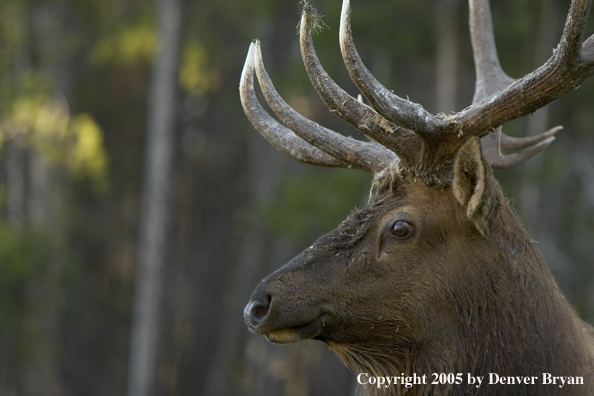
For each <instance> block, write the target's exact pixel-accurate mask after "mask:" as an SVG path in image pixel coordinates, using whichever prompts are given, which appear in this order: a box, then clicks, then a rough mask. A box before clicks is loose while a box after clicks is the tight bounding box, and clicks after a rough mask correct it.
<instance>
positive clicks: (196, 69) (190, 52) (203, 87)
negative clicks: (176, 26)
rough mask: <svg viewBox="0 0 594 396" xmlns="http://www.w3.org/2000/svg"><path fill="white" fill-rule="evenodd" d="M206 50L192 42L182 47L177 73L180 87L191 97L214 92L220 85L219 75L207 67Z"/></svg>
mask: <svg viewBox="0 0 594 396" xmlns="http://www.w3.org/2000/svg"><path fill="white" fill-rule="evenodd" d="M208 62H209V59H208V53H207V51H206V49H205V48H204V47H203V46H201V45H200V44H199V43H198V42H196V41H194V40H191V41H190V40H188V41H187V42H186V44H185V46H184V49H183V54H182V61H181V67H180V71H179V82H180V86H181V87H182V88H183V89H185V90H186V91H188V92H189V93H190V94H192V95H196V96H200V95H204V94H205V93H207V92H211V91H215V90H216V89H217V88H218V87H219V85H220V84H221V75H220V73H219V72H217V71H216V70H215V69H214V68H212V67H209V64H208Z"/></svg>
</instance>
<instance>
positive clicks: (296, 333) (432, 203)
mask: <svg viewBox="0 0 594 396" xmlns="http://www.w3.org/2000/svg"><path fill="white" fill-rule="evenodd" d="M468 146H469V148H468V149H466V147H465V148H463V150H462V151H463V153H462V154H461V155H460V157H462V156H464V152H465V151H466V152H469V153H470V154H468V153H467V154H466V157H468V156H470V161H473V160H474V161H475V162H474V163H473V165H472V166H470V169H475V172H474V173H472V172H468V171H465V172H463V173H462V174H461V175H459V176H457V177H456V178H455V183H454V184H453V187H449V188H446V189H441V188H436V187H430V186H428V185H426V184H425V183H423V182H421V181H418V180H415V178H414V177H413V176H412V175H410V174H406V172H404V173H402V174H397V175H391V176H388V177H387V179H389V180H385V181H384V183H383V187H380V189H379V191H378V194H377V196H376V197H375V199H374V200H373V201H372V202H371V203H370V205H369V206H368V207H367V208H365V209H361V210H357V211H355V212H354V213H352V214H351V215H350V216H349V217H348V218H347V219H346V220H345V221H344V222H343V223H342V224H340V226H339V227H338V228H337V229H335V230H334V231H332V232H330V233H329V234H327V235H325V236H323V237H321V238H319V239H318V240H317V241H316V243H314V245H312V246H311V247H310V248H308V249H306V250H305V251H304V252H302V253H301V254H300V255H298V256H297V257H295V258H294V259H293V260H291V261H290V262H289V263H288V264H286V265H285V266H284V267H282V268H281V269H279V270H278V271H276V272H275V273H273V274H271V275H270V276H268V277H267V278H265V279H264V280H262V281H261V282H260V284H259V285H258V286H257V287H256V290H255V291H254V293H253V295H252V297H251V300H250V302H249V303H248V305H247V306H246V308H245V311H244V318H245V321H246V323H247V325H248V326H249V328H250V329H251V330H252V331H253V332H255V333H257V334H262V335H265V336H266V337H267V338H268V340H270V341H272V342H277V343H290V342H298V341H301V340H304V339H308V338H315V339H319V340H322V341H326V342H328V343H330V344H331V345H345V344H346V345H352V344H357V343H366V344H368V345H369V344H377V345H378V346H379V345H384V346H386V347H389V346H392V347H393V346H394V343H396V344H398V343H400V344H402V345H401V346H402V347H403V346H404V345H411V344H413V343H415V342H416V341H417V340H416V338H419V336H423V333H424V332H425V331H428V330H426V329H429V328H431V327H433V328H435V326H438V323H426V321H427V317H431V318H434V319H437V320H438V322H439V321H442V319H443V315H440V314H438V312H439V309H438V308H439V307H441V306H443V305H444V303H445V301H446V296H447V294H448V292H449V291H451V287H452V285H451V284H449V283H448V282H444V280H445V279H449V278H451V276H452V274H456V273H457V274H460V273H461V271H465V270H466V268H464V267H465V266H466V264H467V263H469V262H473V261H475V260H477V257H480V256H481V255H482V254H485V253H484V252H485V251H486V250H489V249H490V247H489V245H488V243H487V239H486V238H485V236H484V233H485V231H486V230H485V228H484V227H485V223H487V221H486V220H485V221H483V220H481V219H480V218H481V217H482V215H480V214H479V215H477V216H474V215H473V213H474V212H473V211H474V210H475V209H476V208H471V209H470V211H469V208H470V205H473V204H472V203H469V202H470V201H471V200H473V199H474V201H476V203H475V204H474V205H475V206H477V205H479V204H480V205H483V206H482V207H484V204H485V203H486V204H487V205H489V207H490V208H492V207H494V208H496V207H497V205H495V203H497V202H499V198H500V194H499V193H498V190H492V189H490V188H487V184H489V185H491V184H493V183H495V181H494V180H493V179H492V177H491V176H490V174H485V173H483V174H482V178H481V176H480V175H478V176H477V172H476V169H479V168H480V167H481V166H482V168H481V169H487V168H485V164H484V162H483V160H482V157H481V155H480V145H479V143H478V141H475V140H473V141H471V142H470V143H469V144H468ZM472 150H474V152H473V151H472ZM467 162H468V161H466V162H464V161H457V162H456V164H457V166H458V167H460V168H462V167H464V168H465V169H466V170H468V169H469V166H468V163H467ZM461 172H462V170H461ZM462 197H467V198H462ZM494 210H495V209H493V210H491V209H490V210H487V211H485V213H489V216H493V214H492V213H493V211H494ZM471 212H472V213H471ZM469 213H471V214H470V215H469ZM454 276H457V275H454ZM433 310H435V311H436V312H435V315H427V312H430V311H433ZM419 312H423V313H424V314H423V315H419ZM442 312H443V311H442ZM443 325H444V324H443V323H441V324H440V325H439V326H438V327H441V328H443Z"/></svg>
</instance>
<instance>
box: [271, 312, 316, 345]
mask: <svg viewBox="0 0 594 396" xmlns="http://www.w3.org/2000/svg"><path fill="white" fill-rule="evenodd" d="M323 329H324V315H320V316H318V317H317V318H316V319H314V320H312V321H310V322H307V323H304V324H301V325H297V326H293V327H290V328H287V329H281V330H274V331H270V332H266V333H264V334H263V335H264V336H265V337H266V339H268V341H270V342H274V343H275V344H294V343H296V342H300V341H304V340H308V339H312V338H315V337H317V336H318V335H320V334H321V333H322V331H323Z"/></svg>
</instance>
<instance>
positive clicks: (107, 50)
mask: <svg viewBox="0 0 594 396" xmlns="http://www.w3.org/2000/svg"><path fill="white" fill-rule="evenodd" d="M157 45H158V44H157V38H156V32H155V29H154V27H153V26H152V24H151V23H150V22H142V23H140V24H137V25H132V26H125V27H123V28H122V29H119V30H117V31H115V32H113V33H112V34H110V35H108V36H106V37H103V38H102V39H101V40H99V42H98V43H97V45H96V46H95V48H94V49H93V51H92V52H91V63H92V64H94V65H99V66H104V65H116V66H123V67H125V66H131V65H133V64H135V63H138V62H140V63H148V62H150V61H151V60H152V59H153V57H154V55H155V52H156V50H157Z"/></svg>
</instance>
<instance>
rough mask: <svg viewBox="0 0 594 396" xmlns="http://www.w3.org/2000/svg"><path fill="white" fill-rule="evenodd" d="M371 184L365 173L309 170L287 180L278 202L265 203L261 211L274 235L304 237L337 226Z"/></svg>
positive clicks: (341, 170)
mask: <svg viewBox="0 0 594 396" xmlns="http://www.w3.org/2000/svg"><path fill="white" fill-rule="evenodd" d="M370 185H371V183H370V180H369V176H367V175H365V174H364V173H362V172H353V171H352V170H348V169H346V170H345V169H340V170H336V171H333V172H321V171H318V172H316V171H312V170H310V171H308V172H305V173H303V174H299V175H294V176H290V177H288V178H286V179H285V181H284V182H283V186H282V191H281V197H280V198H279V200H278V201H276V202H268V203H262V204H261V210H262V212H263V215H264V217H265V218H266V219H267V222H268V225H269V226H270V228H271V230H272V231H273V232H275V233H278V234H281V235H285V236H289V237H293V238H302V237H304V236H305V235H308V234H309V233H320V232H327V231H329V230H330V229H332V228H334V227H336V226H337V225H338V224H339V223H340V222H341V221H342V220H344V219H345V218H346V216H347V215H348V214H349V212H350V211H351V210H352V209H353V208H354V207H355V206H356V204H357V203H358V202H361V200H362V198H363V195H364V194H365V191H366V189H368V188H369V186H370Z"/></svg>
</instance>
